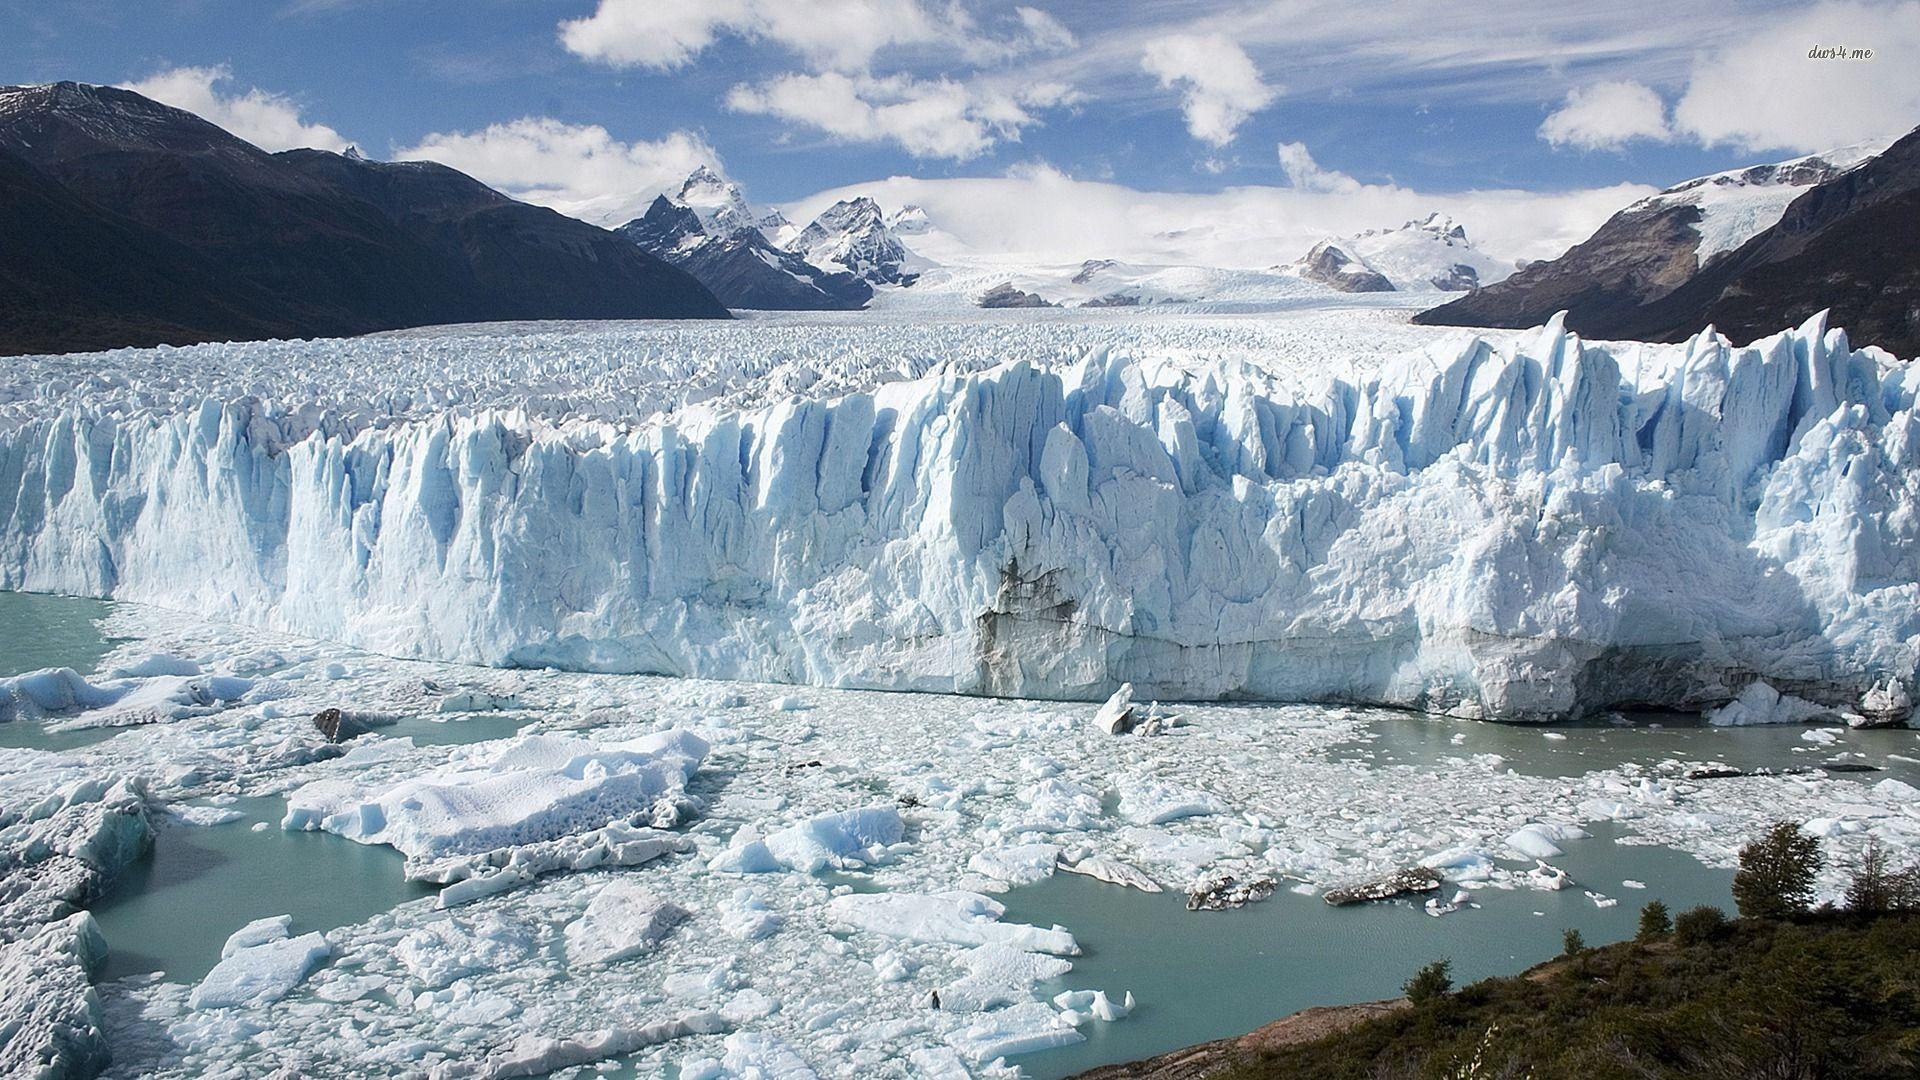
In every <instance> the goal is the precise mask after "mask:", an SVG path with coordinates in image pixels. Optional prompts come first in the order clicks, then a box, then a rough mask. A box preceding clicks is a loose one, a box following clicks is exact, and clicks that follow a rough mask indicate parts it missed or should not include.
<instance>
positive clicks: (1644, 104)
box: [1540, 80, 1673, 150]
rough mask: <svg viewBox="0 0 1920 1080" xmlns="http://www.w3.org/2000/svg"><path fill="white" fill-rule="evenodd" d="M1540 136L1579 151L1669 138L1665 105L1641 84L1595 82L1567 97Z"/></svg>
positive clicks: (1610, 148)
mask: <svg viewBox="0 0 1920 1080" xmlns="http://www.w3.org/2000/svg"><path fill="white" fill-rule="evenodd" d="M1540 137H1541V138H1542V139H1545V140H1547V141H1548V142H1550V143H1552V144H1553V145H1555V146H1571V147H1574V148H1575V149H1579V150H1618V149H1620V148H1621V147H1623V146H1625V145H1626V144H1627V143H1628V142H1630V141H1632V140H1634V139H1652V140H1655V141H1657V142H1665V141H1667V140H1669V139H1671V138H1672V137H1673V132H1672V130H1671V129H1670V128H1669V127H1668V125H1667V106H1666V103H1665V102H1662V101H1661V100H1660V95H1659V94H1656V93H1654V92H1653V88H1652V87H1650V86H1647V85H1646V84H1644V83H1637V82H1633V81H1632V80H1621V81H1618V82H1598V83H1594V84H1593V85H1591V86H1582V87H1579V88H1578V89H1576V90H1574V91H1573V92H1572V93H1570V94H1568V95H1567V100H1566V103H1565V104H1563V105H1561V106H1560V108H1559V109H1557V110H1555V111H1554V112H1553V113H1552V114H1550V115H1549V116H1548V117H1547V119H1546V121H1545V122H1544V123H1542V124H1541V125H1540Z"/></svg>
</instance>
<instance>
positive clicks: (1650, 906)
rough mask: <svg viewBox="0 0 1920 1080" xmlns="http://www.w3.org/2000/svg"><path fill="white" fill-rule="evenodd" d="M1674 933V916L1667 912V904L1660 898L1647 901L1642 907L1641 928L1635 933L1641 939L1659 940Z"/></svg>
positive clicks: (1636, 937)
mask: <svg viewBox="0 0 1920 1080" xmlns="http://www.w3.org/2000/svg"><path fill="white" fill-rule="evenodd" d="M1671 933H1673V916H1672V915H1670V914H1668V913H1667V905H1666V904H1665V903H1663V902H1661V901H1659V900H1649V901H1647V906H1646V907H1643V908H1641V909H1640V930H1639V932H1638V933H1636V934H1635V935H1634V938H1635V939H1636V940H1639V941H1643V942H1645V941H1657V940H1659V939H1660V938H1663V937H1666V936H1667V935H1668V934H1671Z"/></svg>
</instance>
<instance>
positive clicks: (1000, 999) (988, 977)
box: [940, 945, 1073, 1013]
mask: <svg viewBox="0 0 1920 1080" xmlns="http://www.w3.org/2000/svg"><path fill="white" fill-rule="evenodd" d="M959 963H960V966H961V967H963V968H966V969H967V974H966V976H965V977H963V978H960V979H956V980H954V981H953V982H950V983H948V984H946V985H945V986H942V987H941V988H940V1007H941V1008H942V1009H944V1010H946V1011H947V1012H956V1013H971V1012H985V1011H986V1010H988V1009H992V1008H996V1007H998V1006H1001V1005H1017V1004H1019V1003H1021V1002H1023V1001H1030V1000H1032V997H1033V994H1032V987H1033V984H1035V983H1037V982H1040V981H1042V980H1044V979H1057V978H1059V977H1060V976H1062V975H1065V974H1066V973H1067V972H1069V971H1072V970H1073V964H1072V962H1070V961H1067V960H1062V959H1060V958H1058V957H1054V956H1045V955H1042V954H1039V953H1031V952H1026V951H1024V950H1022V949H1018V948H1015V947H1013V946H1011V945H979V946H976V947H974V948H972V949H968V950H967V951H966V952H964V953H961V954H960V957H959Z"/></svg>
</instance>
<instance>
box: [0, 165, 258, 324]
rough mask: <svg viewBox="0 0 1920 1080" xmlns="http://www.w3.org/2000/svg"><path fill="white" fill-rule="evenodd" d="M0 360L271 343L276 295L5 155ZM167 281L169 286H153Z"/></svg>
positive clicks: (0, 172)
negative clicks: (214, 339)
mask: <svg viewBox="0 0 1920 1080" xmlns="http://www.w3.org/2000/svg"><path fill="white" fill-rule="evenodd" d="M0 250H3V251H4V252H5V254H4V256H0V355H8V354H15V353H44V352H66V351H74V350H92V349H107V348H112V347H114V346H118V345H125V344H129V343H137V342H158V341H174V342H181V341H194V340H200V339H202V338H205V337H208V336H228V337H241V338H258V337H267V336H270V335H271V334H273V333H274V332H275V330H276V328H277V326H278V325H279V324H277V323H276V322H273V321H271V320H269V319H267V318H264V317H263V313H264V312H267V311H270V310H272V308H273V307H274V298H273V297H271V296H269V295H267V294H266V293H265V292H264V291H263V290H261V289H260V288H259V287H258V286H256V285H254V284H253V283H252V282H249V281H246V280H243V279H241V278H239V277H238V276H236V275H234V274H233V273H231V272H230V271H229V270H228V269H227V268H225V267H223V266H222V265H220V264H219V263H217V262H215V261H213V260H211V259H208V258H206V257H204V256H202V255H200V254H199V253H198V252H196V251H194V250H192V249H191V248H188V247H186V246H185V245H183V244H180V243H178V242H176V241H174V240H172V239H170V238H169V237H167V236H165V235H163V234H161V233H159V232H156V231H155V230H153V229H149V228H147V227H145V226H143V225H141V224H140V223H139V222H136V221H133V220H131V219H129V218H124V217H121V216H119V215H117V214H112V213H108V212H105V211H103V210H101V209H100V208H99V207H96V206H94V205H93V204H91V203H88V202H86V201H84V200H82V199H80V198H78V197H76V196H74V195H73V194H72V193H71V192H69V191H67V190H66V189H65V188H64V187H62V186H61V185H60V184H59V182H57V181H55V180H54V179H53V178H52V177H49V176H47V175H46V174H44V173H42V172H40V171H39V170H38V169H35V168H34V167H33V166H31V165H29V164H27V163H26V162H25V161H23V160H21V159H20V157H19V156H18V155H16V154H13V153H10V152H8V151H5V150H0ZM156 282H165V283H166V287H164V288H157V287H155V283H156Z"/></svg>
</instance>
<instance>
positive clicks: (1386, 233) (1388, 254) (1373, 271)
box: [1280, 211, 1514, 292]
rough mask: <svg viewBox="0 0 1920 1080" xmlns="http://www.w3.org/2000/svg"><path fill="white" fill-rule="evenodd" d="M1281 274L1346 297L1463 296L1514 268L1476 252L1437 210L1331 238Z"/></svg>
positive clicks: (1459, 229) (1453, 223) (1461, 230)
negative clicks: (1389, 225)
mask: <svg viewBox="0 0 1920 1080" xmlns="http://www.w3.org/2000/svg"><path fill="white" fill-rule="evenodd" d="M1280 269H1282V270H1283V271H1285V272H1287V273H1291V274H1294V275H1296V276H1299V277H1303V278H1305V279H1307V280H1309V281H1317V282H1320V283H1322V284H1325V285H1328V286H1330V287H1332V288H1336V289H1339V290H1340V291H1342V292H1379V291H1384V290H1385V289H1387V288H1391V289H1396V290H1399V291H1402V292H1432V291H1435V290H1439V291H1443V292H1463V291H1466V290H1469V289H1477V288H1479V287H1481V286H1482V285H1490V284H1492V283H1493V282H1496V281H1499V280H1501V279H1502V278H1505V277H1506V276H1507V275H1508V274H1511V273H1512V272H1513V269H1514V268H1513V264H1511V263H1508V262H1505V261H1503V260H1500V259H1496V258H1493V257H1492V256H1490V255H1487V254H1486V253H1485V252H1482V251H1480V250H1479V249H1478V248H1475V247H1474V246H1473V243H1472V241H1470V240H1468V239H1467V230H1466V228H1465V227H1464V226H1462V225H1460V224H1459V223H1458V222H1456V221H1454V220H1453V219H1452V218H1450V217H1448V216H1447V215H1445V214H1442V213H1439V212H1438V211H1436V212H1434V213H1431V214H1428V215H1427V216H1426V217H1424V218H1421V219H1419V220H1417V221H1409V222H1407V223H1406V224H1404V225H1402V226H1400V227H1399V228H1397V229H1368V230H1367V231H1365V232H1363V233H1360V234H1358V235H1356V236H1349V237H1329V238H1327V239H1325V240H1322V241H1321V242H1320V243H1318V244H1316V245H1314V247H1313V249H1312V250H1310V251H1309V252H1307V254H1306V255H1304V256H1302V257H1301V258H1300V259H1298V260H1296V261H1294V262H1292V263H1289V264H1287V265H1286V266H1285V267H1282V268H1280Z"/></svg>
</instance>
